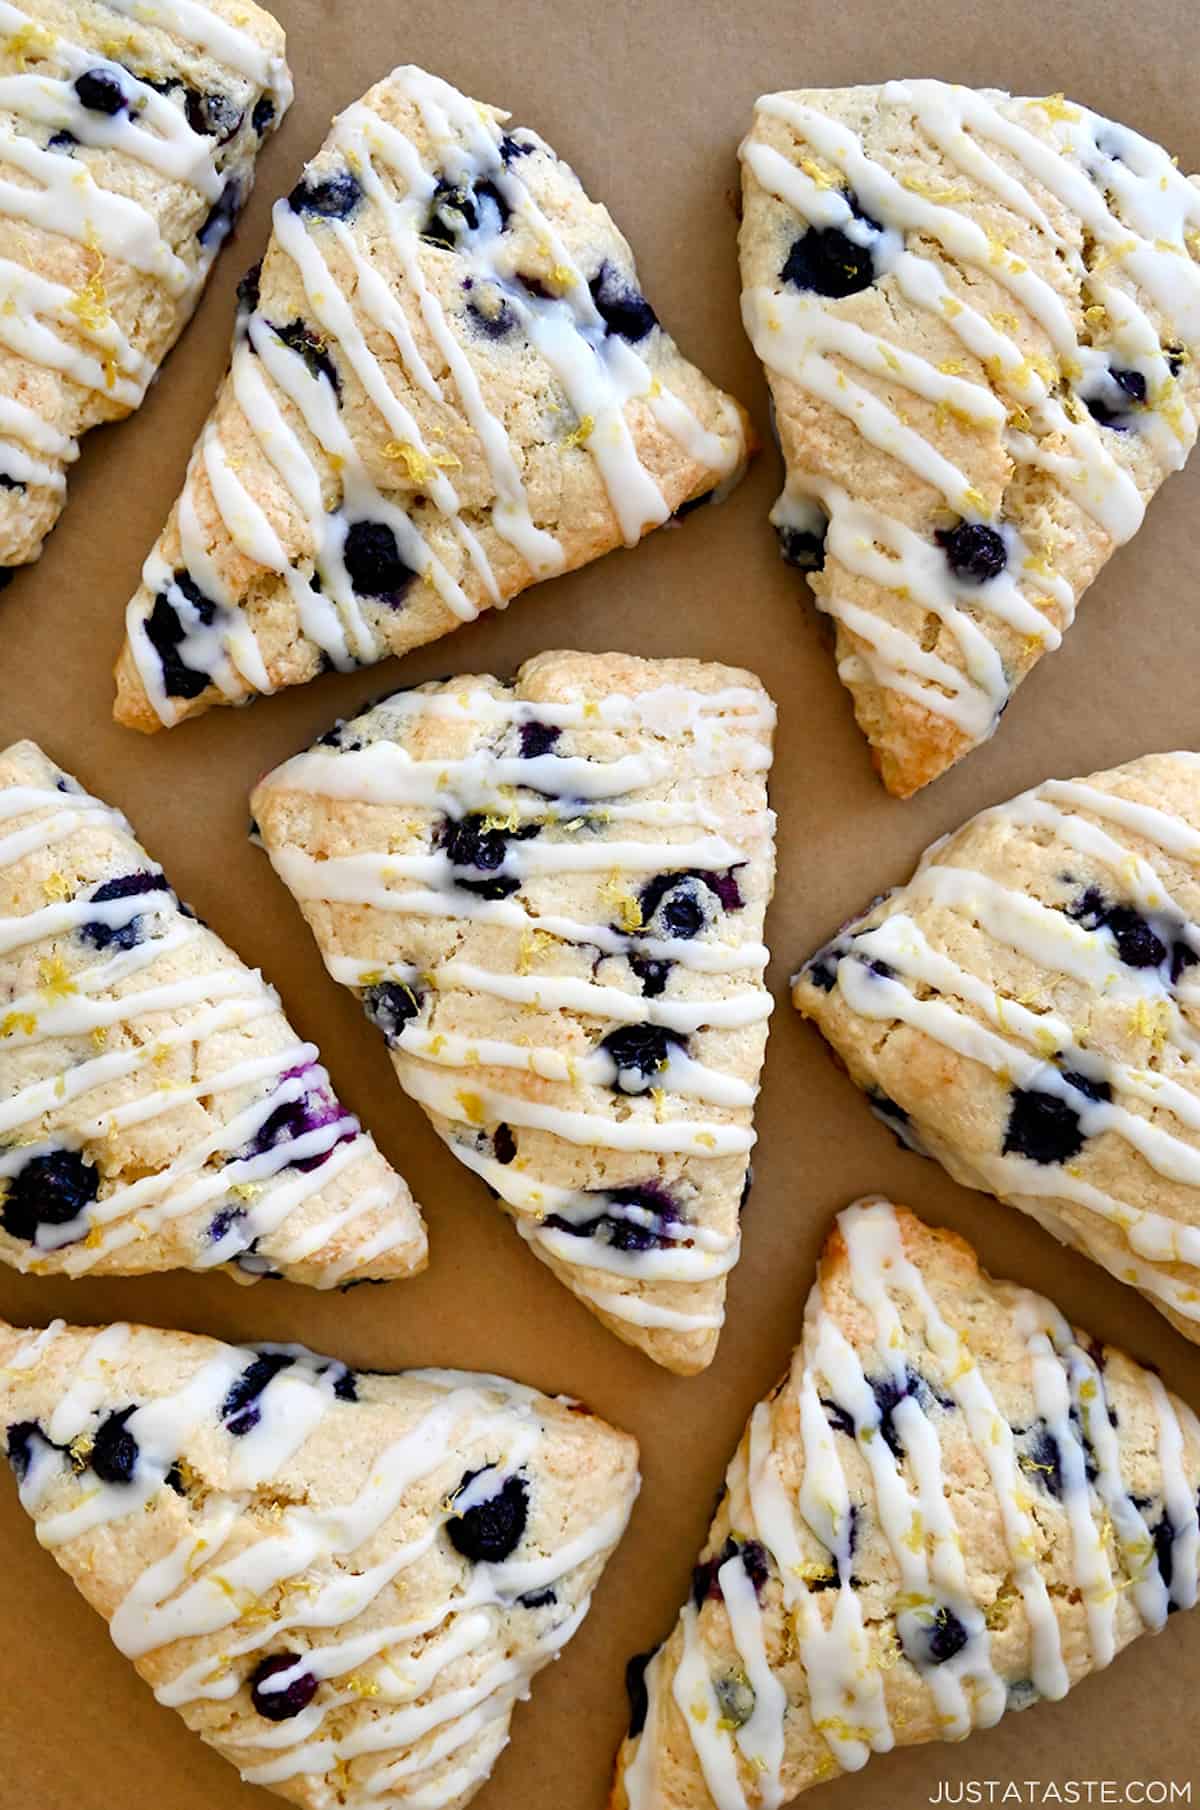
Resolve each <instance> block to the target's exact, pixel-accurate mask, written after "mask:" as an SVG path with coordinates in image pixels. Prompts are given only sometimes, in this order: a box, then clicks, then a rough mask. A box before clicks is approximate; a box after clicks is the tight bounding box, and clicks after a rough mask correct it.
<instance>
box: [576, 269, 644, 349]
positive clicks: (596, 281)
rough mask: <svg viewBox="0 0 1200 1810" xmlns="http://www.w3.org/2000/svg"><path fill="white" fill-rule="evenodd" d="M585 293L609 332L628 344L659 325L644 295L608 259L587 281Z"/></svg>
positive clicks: (642, 337)
mask: <svg viewBox="0 0 1200 1810" xmlns="http://www.w3.org/2000/svg"><path fill="white" fill-rule="evenodd" d="M588 292H589V294H590V295H591V298H592V301H593V302H594V303H595V305H596V312H597V314H598V315H599V316H600V318H601V320H602V321H603V322H604V325H605V327H606V328H607V329H608V331H609V332H610V333H615V334H617V335H618V336H619V337H620V338H621V339H627V340H628V341H629V342H630V344H631V345H636V344H637V343H638V341H639V340H643V339H645V337H646V335H647V334H648V333H649V332H651V331H652V330H653V329H654V328H655V327H657V325H658V316H657V314H655V312H654V310H653V308H652V307H651V306H650V304H649V302H648V301H647V300H646V298H645V296H644V295H640V294H639V293H638V291H637V290H636V289H635V288H634V287H633V284H632V283H630V282H628V281H627V280H626V278H625V277H623V276H622V275H621V273H620V271H619V270H618V269H617V268H616V266H615V265H613V264H610V263H609V261H608V259H607V258H606V259H605V260H604V263H603V264H601V266H600V268H599V270H598V271H597V272H596V274H595V276H594V277H592V278H591V280H590V281H589V283H588Z"/></svg>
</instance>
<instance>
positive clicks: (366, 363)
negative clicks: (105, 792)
mask: <svg viewBox="0 0 1200 1810" xmlns="http://www.w3.org/2000/svg"><path fill="white" fill-rule="evenodd" d="M507 117H508V116H507V114H504V113H501V112H499V111H498V110H497V109H496V108H494V107H488V106H484V105H482V104H479V103H476V102H474V101H471V100H468V99H467V98H466V97H465V96H464V95H461V94H459V93H458V92H457V91H456V90H455V89H453V88H451V87H450V86H449V85H448V84H447V83H445V82H442V81H440V80H439V79H438V78H436V77H433V76H430V75H426V74H425V73H424V72H423V71H421V70H419V69H413V68H401V69H397V70H395V71H393V73H392V74H391V75H390V76H389V77H388V78H387V79H386V80H385V81H383V82H380V83H379V84H378V85H377V86H376V87H374V88H372V89H371V90H370V91H369V92H368V93H367V94H366V95H365V96H364V97H363V99H362V100H361V101H359V102H357V103H356V104H355V105H354V106H352V107H350V108H349V109H348V110H347V111H346V112H345V113H343V114H342V115H340V116H339V118H338V119H336V120H335V121H334V124H333V128H332V131H331V134H330V137H329V139H328V140H327V142H326V144H325V146H324V147H323V149H322V150H321V151H320V152H319V153H318V155H317V157H316V158H315V159H314V160H313V162H312V163H310V164H309V165H308V166H307V168H306V170H305V172H304V176H303V178H302V180H301V182H300V183H298V184H297V186H296V188H295V189H294V190H293V191H292V194H291V195H290V196H289V197H288V198H287V199H284V200H281V201H279V202H277V203H276V207H275V216H274V232H273V235H272V239H271V243H270V245H269V247H268V250H267V254H266V257H265V259H264V260H263V263H262V266H261V269H259V270H257V271H253V272H251V273H250V275H249V276H248V277H247V279H246V282H245V283H244V285H243V290H242V295H243V306H242V311H241V313H240V316H239V319H238V324H237V329H236V333H235V338H234V349H233V361H232V367H231V371H230V374H229V376H228V378H227V379H226V382H225V384H224V386H223V387H222V390H221V392H220V395H219V396H218V398H217V402H216V405H215V408H214V410H213V413H212V415H211V417H210V419H209V422H208V424H207V425H206V427H205V429H204V431H203V433H202V435H201V437H200V440H199V442H198V444H197V447H196V450H195V453H194V454H193V457H192V461H191V464H190V467H189V471H188V477H187V482H186V486H185V489H184V492H183V495H182V496H181V498H180V500H179V502H178V504H177V505H176V507H175V509H174V510H173V511H172V514H171V518H170V520H169V522H168V523H167V526H166V528H165V529H164V532H163V534H162V536H161V537H160V540H159V542H158V545H157V547H156V549H155V551H154V553H153V554H152V556H151V559H150V561H149V562H148V563H147V566H146V569H145V572H144V574H143V584H142V587H141V589H140V590H139V591H138V593H137V595H136V596H135V597H134V599H133V600H132V602H131V604H130V606H129V610H128V615H127V641H126V646H125V649H124V651H123V653H122V655H121V658H120V661H119V663H118V668H117V706H116V714H117V717H118V720H119V721H121V722H123V723H126V724H128V725H130V726H131V727H134V728H138V729H143V730H153V729H157V728H159V727H160V726H161V725H162V724H164V723H165V724H171V723H175V722H178V721H179V720H180V719H181V718H183V717H186V716H191V715H194V714H196V713H197V712H198V711H202V710H206V709H207V708H208V707H209V706H210V705H212V704H215V703H222V702H225V703H240V702H244V701H246V700H247V699H248V698H250V697H252V696H254V695H255V694H257V693H260V692H266V691H273V690H276V689H278V688H279V687H280V686H284V685H295V684H300V683H303V682H304V681H306V680H308V679H311V678H313V677H314V676H315V675H316V674H317V673H318V672H320V671H322V670H323V669H324V668H326V667H328V666H329V665H330V664H332V665H335V666H338V667H342V668H345V667H348V666H353V665H355V664H365V663H369V662H371V661H375V660H379V659H382V658H384V657H385V656H386V655H387V654H390V653H403V652H405V651H406V650H407V649H409V648H412V647H417V646H419V645H420V644H421V643H423V642H426V641H431V640H434V639H436V638H437V637H438V636H440V635H444V634H446V633H448V632H449V631H450V630H451V629H453V628H456V627H457V626H458V624H459V623H460V622H463V621H468V620H470V619H472V618H473V617H475V616H477V615H478V614H479V612H480V611H481V610H485V609H490V608H494V607H497V606H503V605H504V604H506V603H508V602H509V601H510V599H512V598H513V597H515V596H516V595H517V593H518V592H520V591H522V590H524V589H525V587H526V586H527V585H529V584H532V583H533V582H535V581H536V580H538V579H541V578H546V577H550V576H552V575H553V574H555V573H556V572H561V571H566V570H569V569H570V568H572V567H575V566H578V565H582V564H584V563H585V562H587V561H588V560H592V559H595V558H597V557H598V556H599V555H600V554H602V553H606V552H608V551H609V550H610V549H611V548H613V547H616V546H619V545H621V544H622V543H628V544H633V543H634V542H636V541H637V540H638V539H639V538H640V537H641V536H642V535H643V534H644V533H646V532H647V531H648V530H649V529H650V528H652V527H655V526H657V525H659V524H660V523H662V522H665V521H668V520H670V519H671V518H672V516H673V515H674V514H676V513H677V512H680V511H683V510H684V509H685V508H686V507H687V506H689V505H694V504H695V503H697V502H699V501H702V500H705V499H707V498H709V497H710V496H712V495H713V494H714V493H718V494H723V492H724V491H725V490H726V489H728V488H729V487H730V486H731V485H732V484H733V483H735V482H736V481H737V478H738V477H739V476H740V474H741V471H742V468H743V466H744V463H745V459H746V456H747V452H748V448H749V438H750V436H749V427H748V423H747V420H746V417H745V415H744V413H743V411H742V410H741V409H740V408H739V406H738V405H737V404H736V403H735V402H734V401H733V400H732V399H731V398H730V397H728V396H725V395H723V394H722V393H721V392H720V391H719V390H717V389H716V388H715V387H714V386H713V385H712V384H711V383H710V382H709V381H708V379H707V378H706V377H705V376H704V375H703V374H702V373H701V372H700V371H699V370H697V369H696V367H695V366H694V365H691V364H689V363H688V362H687V360H686V359H684V358H683V357H682V356H681V354H680V353H679V351H678V349H677V347H676V346H675V344H674V341H673V340H672V339H671V338H670V336H669V334H668V333H667V332H666V330H665V328H664V327H662V326H661V325H660V324H659V323H658V321H657V318H656V316H655V314H654V312H653V310H652V308H651V307H650V305H649V303H648V302H647V301H646V299H645V298H644V297H643V296H642V294H641V292H640V289H639V287H638V280H637V272H636V270H635V268H634V263H633V255H632V253H631V251H630V249H629V246H628V245H627V244H626V242H625V240H624V239H623V238H622V237H621V235H620V233H619V232H618V231H617V228H616V227H615V225H614V224H613V222H612V220H611V218H610V217H609V214H608V212H607V211H606V209H605V208H603V207H602V206H600V205H599V204H598V203H596V202H593V201H591V200H589V198H588V196H587V195H586V194H585V193H584V190H583V188H582V186H581V185H580V182H579V180H578V178H577V177H576V175H575V173H574V171H573V170H572V169H571V168H570V166H569V165H568V164H566V163H564V162H562V160H561V159H560V158H558V157H557V156H556V155H555V153H554V152H553V151H552V150H551V149H550V148H549V146H548V145H546V144H544V143H543V142H542V140H541V139H540V138H538V136H537V135H536V133H533V132H530V131H527V130H524V129H519V130H515V131H508V130H506V129H505V125H504V122H505V121H506V120H507Z"/></svg>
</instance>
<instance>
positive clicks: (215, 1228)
mask: <svg viewBox="0 0 1200 1810" xmlns="http://www.w3.org/2000/svg"><path fill="white" fill-rule="evenodd" d="M245 1217H246V1209H245V1207H222V1208H221V1209H220V1210H219V1211H218V1212H216V1213H214V1214H213V1216H212V1218H211V1219H210V1220H209V1222H208V1229H207V1235H208V1238H209V1241H210V1243H212V1244H220V1242H221V1240H222V1239H223V1238H228V1236H229V1234H230V1232H232V1230H233V1228H234V1226H236V1225H240V1224H241V1223H242V1221H243V1220H244V1219H245Z"/></svg>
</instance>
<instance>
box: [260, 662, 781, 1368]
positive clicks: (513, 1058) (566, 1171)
mask: <svg viewBox="0 0 1200 1810" xmlns="http://www.w3.org/2000/svg"><path fill="white" fill-rule="evenodd" d="M774 714H775V713H774V708H773V706H772V704H771V700H770V699H769V698H768V696H767V694H766V692H765V691H764V690H763V688H762V686H761V685H760V684H759V682H758V680H757V679H756V678H755V677H754V676H753V674H751V673H746V672H739V671H736V670H734V669H732V668H730V667H726V666H713V665H705V664H703V663H701V662H700V661H696V660H658V661H652V660H639V659H635V658H633V657H631V656H629V655H625V654H573V653H546V654H539V655H538V656H537V658H536V659H534V660H530V661H529V662H528V663H527V664H526V665H525V666H523V667H522V668H521V670H520V672H519V673H518V674H517V677H516V679H515V680H514V681H513V682H512V683H511V684H503V683H501V682H500V681H499V680H498V679H494V678H487V677H484V678H477V677H468V678H461V679H453V680H447V681H445V682H444V683H440V684H430V685H423V686H420V687H418V688H417V689H416V690H414V691H407V692H399V693H397V694H396V696H395V697H392V698H389V699H388V700H387V701H386V702H385V703H382V704H379V705H376V706H375V708H374V709H372V710H369V711H368V712H367V713H366V714H365V715H364V716H361V717H358V718H356V719H355V720H354V721H353V722H350V723H345V724H341V725H339V727H338V728H337V729H336V730H335V731H334V732H333V733H332V734H330V735H328V736H326V737H325V738H324V741H323V744H318V746H317V747H315V748H314V749H312V750H311V751H310V752H309V753H307V754H301V755H299V756H297V758H296V759H295V760H292V761H288V762H286V763H285V764H284V765H283V766H282V767H280V768H279V769H278V770H277V771H276V772H275V773H273V774H270V775H269V776H268V777H267V778H266V779H265V780H264V781H263V782H262V784H261V785H260V786H259V788H258V790H257V792H256V793H255V795H254V798H253V800H252V806H251V808H252V810H253V813H254V816H255V818H256V820H257V822H258V824H259V825H260V827H261V832H262V838H263V841H264V843H265V844H266V847H267V850H268V852H269V854H270V856H271V859H272V861H273V862H274V864H275V867H276V869H277V870H278V872H279V874H280V877H281V878H282V879H283V880H284V882H285V884H286V885H287V886H288V887H289V888H290V890H291V891H292V893H293V894H294V895H295V897H296V899H297V900H298V902H299V904H300V906H301V909H302V910H303V911H304V914H305V916H306V917H307V919H308V921H309V923H310V925H311V926H312V929H313V932H314V934H315V936H316V938H317V942H318V943H319V945H320V948H321V953H322V954H323V955H324V957H325V961H326V965H327V966H328V968H329V970H330V972H331V974H333V976H334V978H335V979H337V980H340V981H344V982H345V983H346V984H347V985H349V986H352V987H354V988H355V989H356V991H357V992H358V993H359V995H360V997H361V998H362V1000H363V1003H364V1005H365V1007H366V1010H367V1014H368V1016H369V1017H370V1018H371V1019H372V1020H373V1021H374V1022H375V1024H376V1025H378V1027H379V1029H380V1030H381V1031H382V1032H383V1034H384V1036H385V1037H386V1038H387V1042H388V1046H389V1048H390V1050H391V1054H392V1060H393V1062H394V1063H395V1067H396V1073H397V1074H398V1075H399V1077H400V1081H401V1084H402V1085H403V1087H404V1088H405V1089H406V1091H407V1092H408V1093H410V1094H411V1095H412V1096H413V1098H414V1099H416V1100H418V1101H419V1102H420V1104H421V1105H422V1106H423V1107H424V1108H425V1110H426V1112H427V1113H428V1114H429V1117H430V1118H431V1120H432V1121H433V1124H434V1127H435V1129H436V1130H437V1132H438V1133H439V1135H440V1136H441V1137H443V1138H444V1139H445V1140H446V1142H447V1143H448V1144H449V1146H450V1148H451V1150H453V1152H454V1154H455V1155H456V1156H457V1157H458V1158H459V1160H460V1161H462V1162H464V1163H466V1164H467V1165H468V1167H470V1168H471V1169H474V1170H475V1171H476V1173H477V1174H479V1175H481V1176H482V1177H483V1179H484V1181H485V1182H486V1183H487V1184H488V1187H489V1188H490V1189H491V1190H492V1191H493V1192H494V1193H495V1194H496V1195H497V1196H498V1197H499V1198H500V1200H501V1201H502V1203H503V1204H504V1205H505V1206H506V1207H507V1208H508V1210H509V1211H510V1212H511V1213H512V1215H513V1217H514V1219H515V1220H516V1223H517V1228H518V1230H519V1231H520V1233H521V1236H522V1237H523V1238H524V1239H525V1240H526V1241H527V1242H528V1243H529V1245H530V1246H531V1247H532V1249H533V1250H534V1251H535V1252H536V1253H537V1255H538V1256H539V1257H540V1258H541V1259H542V1260H543V1262H545V1263H547V1264H549V1266H550V1268H551V1269H552V1270H553V1271H554V1272H555V1274H556V1275H557V1276H558V1277H559V1278H560V1280H562V1281H563V1282H565V1283H566V1284H567V1286H568V1287H569V1288H571V1289H573V1290H574V1292H575V1293H576V1294H577V1295H579V1296H580V1298H581V1299H582V1300H583V1301H585V1302H586V1303H587V1304H588V1306H589V1307H591V1308H592V1309H593V1311H594V1312H595V1313H597V1314H598V1315H599V1316H600V1318H601V1319H602V1320H603V1321H604V1322H605V1324H606V1325H608V1326H610V1327H611V1328H612V1330H613V1331H614V1332H616V1333H618V1334H619V1335H620V1337H622V1338H624V1339H627V1340H628V1341H629V1342H630V1343H631V1344H635V1345H639V1346H640V1347H641V1348H642V1349H643V1350H645V1351H646V1352H648V1353H649V1355H650V1356H651V1357H653V1358H654V1359H656V1360H657V1362H659V1363H661V1364H665V1365H667V1366H668V1367H669V1368H671V1369H674V1370H680V1371H693V1370H699V1369H702V1368H703V1367H704V1365H705V1364H707V1363H708V1362H709V1361H710V1360H711V1358H712V1355H713V1352H714V1351H715V1349H716V1342H717V1332H718V1329H719V1327H720V1324H721V1319H722V1313H723V1303H724V1296H725V1277H726V1274H727V1272H728V1271H729V1270H730V1269H731V1268H732V1266H733V1264H734V1263H735V1262H736V1260H737V1254H738V1213H739V1207H740V1204H741V1201H742V1199H743V1197H744V1191H745V1188H746V1187H747V1185H748V1180H749V1168H748V1157H749V1152H750V1148H751V1146H752V1144H753V1142H754V1132H753V1130H752V1128H751V1121H752V1116H753V1106H754V1098H755V1094H756V1092H757V1088H758V1077H759V1071H760V1068H761V1065H762V1058H763V1049H764V1046H765V1043H766V1035H767V1018H768V1015H769V1013H770V1010H771V997H770V994H769V993H768V992H767V991H766V988H765V986H764V984H763V979H762V974H763V969H764V967H765V965H766V961H767V951H766V949H765V948H764V947H763V943H762V932H763V916H764V913H765V911H766V906H767V902H768V900H769V898H770V895H771V888H772V883H773V878H774V841H773V832H774V820H773V817H772V815H771V813H770V812H769V811H768V809H767V791H766V776H767V768H768V766H769V765H770V760H771V737H772V730H773V726H774Z"/></svg>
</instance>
